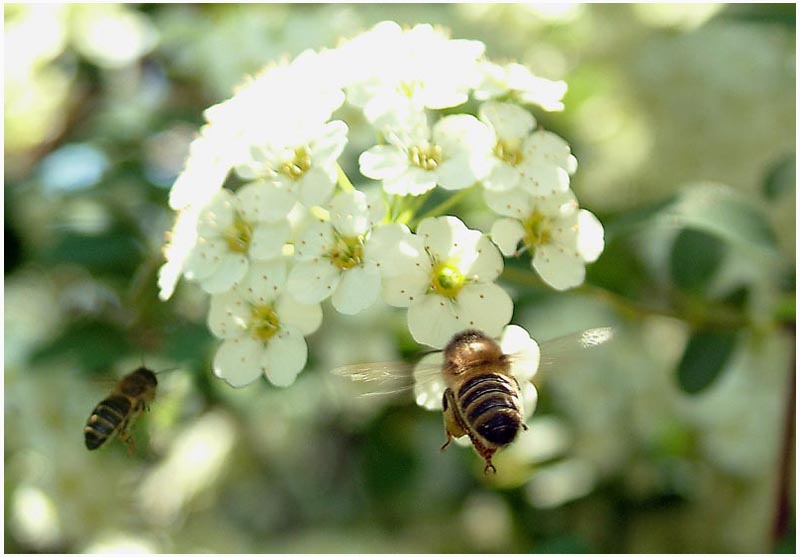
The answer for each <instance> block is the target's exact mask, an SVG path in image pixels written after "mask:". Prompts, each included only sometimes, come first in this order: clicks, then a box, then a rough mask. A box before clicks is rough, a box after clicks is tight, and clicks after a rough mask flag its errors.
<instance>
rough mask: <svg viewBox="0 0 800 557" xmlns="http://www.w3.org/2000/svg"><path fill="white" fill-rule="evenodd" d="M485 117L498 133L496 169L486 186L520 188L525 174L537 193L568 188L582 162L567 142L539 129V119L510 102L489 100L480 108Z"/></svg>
mask: <svg viewBox="0 0 800 557" xmlns="http://www.w3.org/2000/svg"><path fill="white" fill-rule="evenodd" d="M479 115H480V118H481V120H483V121H484V122H486V124H488V125H489V126H490V129H491V130H492V131H493V133H494V138H493V150H492V157H491V161H492V168H491V171H490V172H489V174H488V175H487V176H486V178H484V180H483V185H484V186H485V187H486V188H487V189H490V190H496V191H504V190H509V189H513V188H515V187H517V185H518V184H519V183H520V180H521V177H522V175H526V176H528V177H529V178H530V179H529V180H528V183H529V184H530V185H531V186H532V187H533V189H534V191H536V192H541V193H545V192H553V191H564V190H565V189H567V188H568V187H569V176H568V175H569V174H572V173H573V172H575V170H576V169H577V165H578V161H577V160H576V159H575V157H574V156H573V155H572V154H571V153H570V148H569V145H567V143H566V142H565V141H564V140H563V139H561V138H560V137H558V136H557V135H556V134H554V133H551V132H548V131H544V130H539V131H536V132H534V133H531V132H533V130H534V128H535V127H536V120H535V119H534V117H533V116H532V115H531V113H530V112H528V111H527V110H525V109H524V108H522V107H520V106H518V105H516V104H510V103H499V102H487V103H484V104H483V105H481V108H480V110H479Z"/></svg>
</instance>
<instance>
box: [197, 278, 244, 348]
mask: <svg viewBox="0 0 800 557" xmlns="http://www.w3.org/2000/svg"><path fill="white" fill-rule="evenodd" d="M207 322H208V328H209V330H210V331H211V332H212V333H213V334H214V335H215V336H217V337H219V338H223V339H232V338H237V337H240V336H242V335H243V332H244V331H246V330H247V327H248V325H249V322H250V308H249V307H248V305H247V304H246V303H245V300H244V298H242V295H241V294H240V293H239V292H237V291H236V290H230V291H228V292H225V293H224V294H215V295H214V296H211V305H210V307H209V310H208V319H207Z"/></svg>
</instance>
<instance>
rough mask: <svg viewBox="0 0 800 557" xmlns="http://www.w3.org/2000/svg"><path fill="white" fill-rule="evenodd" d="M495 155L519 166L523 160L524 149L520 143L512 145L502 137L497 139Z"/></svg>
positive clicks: (507, 162)
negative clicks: (521, 148)
mask: <svg viewBox="0 0 800 557" xmlns="http://www.w3.org/2000/svg"><path fill="white" fill-rule="evenodd" d="M494 155H495V156H496V157H497V158H498V159H500V160H501V161H503V162H504V163H506V164H510V165H511V166H517V165H518V164H519V163H521V162H522V151H521V150H520V148H519V145H510V144H509V143H506V142H505V141H503V140H502V139H498V140H497V144H496V145H495V146H494Z"/></svg>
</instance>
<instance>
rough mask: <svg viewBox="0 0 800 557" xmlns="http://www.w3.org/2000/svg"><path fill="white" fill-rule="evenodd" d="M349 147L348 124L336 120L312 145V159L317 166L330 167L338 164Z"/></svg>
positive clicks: (329, 124)
mask: <svg viewBox="0 0 800 557" xmlns="http://www.w3.org/2000/svg"><path fill="white" fill-rule="evenodd" d="M346 145H347V124H345V123H344V122H342V121H341V120H334V121H333V122H328V123H327V124H325V125H324V126H323V128H322V130H321V133H320V136H319V137H318V138H316V139H315V140H314V141H313V142H312V145H311V157H312V160H313V161H314V164H315V165H320V166H323V167H325V166H329V165H331V164H333V163H335V162H336V159H338V158H339V155H341V154H342V151H344V148H345V146H346Z"/></svg>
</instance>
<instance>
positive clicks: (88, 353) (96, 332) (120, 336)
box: [32, 321, 131, 372]
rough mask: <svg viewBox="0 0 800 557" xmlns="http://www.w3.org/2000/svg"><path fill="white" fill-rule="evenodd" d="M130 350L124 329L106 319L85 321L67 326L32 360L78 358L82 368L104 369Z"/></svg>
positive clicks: (94, 370) (38, 361) (95, 370)
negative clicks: (105, 320)
mask: <svg viewBox="0 0 800 557" xmlns="http://www.w3.org/2000/svg"><path fill="white" fill-rule="evenodd" d="M130 350H131V346H130V344H129V343H128V341H127V339H126V336H125V333H124V332H123V331H121V330H119V329H118V328H116V327H114V326H112V325H110V324H109V323H106V322H99V321H90V322H82V323H77V324H74V325H72V326H70V327H68V328H67V330H65V331H64V332H63V333H62V334H60V335H59V336H57V337H55V338H54V339H53V340H51V341H50V342H49V343H47V344H45V345H43V346H41V347H40V348H39V349H38V350H36V351H35V352H34V354H33V356H32V363H34V364H40V363H46V362H47V361H48V360H50V359H62V358H77V359H78V361H79V363H80V365H81V367H82V368H84V369H86V370H89V371H92V372H103V371H106V370H107V369H108V368H109V366H111V365H112V364H113V363H114V362H116V361H117V360H118V359H119V358H120V357H121V356H123V355H125V354H127V353H129V352H130Z"/></svg>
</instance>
